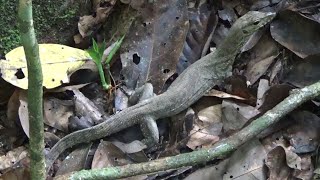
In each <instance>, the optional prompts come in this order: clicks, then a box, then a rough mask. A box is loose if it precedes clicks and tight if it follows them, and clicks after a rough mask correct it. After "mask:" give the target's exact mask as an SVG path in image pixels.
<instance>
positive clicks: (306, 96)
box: [56, 82, 320, 179]
mask: <svg viewBox="0 0 320 180" xmlns="http://www.w3.org/2000/svg"><path fill="white" fill-rule="evenodd" d="M318 95H320V82H318V83H315V84H313V85H310V86H307V87H305V88H302V89H300V90H293V91H292V93H291V95H290V96H289V97H287V98H286V99H284V100H283V101H282V102H281V103H279V104H278V105H277V106H275V107H274V108H273V109H271V110H270V111H268V112H266V113H265V114H264V115H263V116H261V117H260V118H258V119H256V120H255V121H253V122H252V123H251V124H249V125H248V126H247V127H245V128H244V129H242V130H241V131H239V132H238V133H236V134H234V135H232V136H230V137H229V138H227V139H225V140H222V141H220V142H218V143H217V144H215V145H214V146H213V147H211V148H210V149H202V150H199V151H194V152H191V153H184V154H180V155H177V156H173V157H167V158H162V159H157V160H154V161H150V162H145V163H139V164H129V165H125V166H118V167H109V168H104V169H93V170H82V171H79V172H73V173H69V174H66V175H63V176H58V177H56V179H117V178H125V177H129V176H134V175H139V174H147V173H153V172H157V171H163V170H168V169H175V168H180V167H183V166H192V165H196V164H199V163H204V162H207V161H211V160H213V159H218V158H219V159H220V158H223V157H225V156H227V155H228V154H229V153H231V152H233V151H234V150H236V149H238V148H239V147H240V146H241V145H242V144H244V143H245V142H247V141H249V140H250V139H252V138H253V137H255V136H257V135H258V134H259V133H260V132H262V131H263V130H264V129H266V128H267V127H269V126H270V125H272V124H275V123H276V122H278V121H279V120H280V119H281V118H282V117H284V116H285V115H287V114H288V113H290V112H291V111H292V110H294V109H295V108H297V107H298V106H299V105H301V104H302V103H304V102H306V101H309V100H311V99H313V98H315V97H317V96H318Z"/></svg>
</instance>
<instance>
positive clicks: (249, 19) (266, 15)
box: [231, 11, 276, 36]
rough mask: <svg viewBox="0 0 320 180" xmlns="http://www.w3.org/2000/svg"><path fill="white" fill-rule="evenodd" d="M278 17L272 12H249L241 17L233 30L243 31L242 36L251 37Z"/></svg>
mask: <svg viewBox="0 0 320 180" xmlns="http://www.w3.org/2000/svg"><path fill="white" fill-rule="evenodd" d="M275 16H276V13H272V12H259V11H249V12H248V13H246V14H245V15H243V16H242V17H240V18H239V19H238V20H237V21H236V22H235V23H234V24H233V27H232V28H231V31H232V29H237V30H239V29H241V31H242V36H251V35H252V34H253V33H254V32H256V31H257V30H258V29H260V28H262V27H263V26H265V25H266V24H268V23H269V22H271V20H272V19H273V18H274V17H275Z"/></svg>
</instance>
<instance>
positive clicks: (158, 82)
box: [121, 0, 188, 93]
mask: <svg viewBox="0 0 320 180" xmlns="http://www.w3.org/2000/svg"><path fill="white" fill-rule="evenodd" d="M187 13H188V12H187V5H186V2H185V0H169V1H168V0H158V1H156V2H154V3H152V4H146V5H145V6H144V8H143V9H141V10H140V14H141V16H140V17H138V18H137V19H136V21H135V22H134V23H133V25H132V27H131V28H130V30H129V33H128V34H127V36H126V37H127V38H126V40H125V42H124V43H123V45H122V49H121V50H122V53H121V62H122V66H123V71H122V74H123V76H124V80H125V83H126V85H127V86H128V87H129V88H131V89H134V88H135V87H140V86H142V85H143V84H145V83H146V82H151V83H152V84H153V86H154V88H155V92H157V93H158V92H160V91H161V89H162V86H163V84H164V83H165V81H166V80H167V79H168V78H169V77H170V76H172V75H173V74H174V73H175V71H176V64H177V61H178V59H179V56H180V53H181V51H182V47H183V43H184V41H185V37H186V32H187V28H188V14H187Z"/></svg>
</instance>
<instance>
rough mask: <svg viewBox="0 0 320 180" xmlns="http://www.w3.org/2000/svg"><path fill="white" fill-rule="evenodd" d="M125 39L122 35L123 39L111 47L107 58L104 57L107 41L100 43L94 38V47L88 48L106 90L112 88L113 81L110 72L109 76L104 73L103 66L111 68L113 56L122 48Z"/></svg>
mask: <svg viewBox="0 0 320 180" xmlns="http://www.w3.org/2000/svg"><path fill="white" fill-rule="evenodd" d="M123 39H124V36H122V37H121V39H119V40H117V41H116V42H115V43H114V44H113V45H111V46H110V47H109V48H111V50H110V52H109V53H108V55H107V58H105V60H104V58H103V56H104V52H105V50H106V46H107V45H106V42H105V41H103V42H102V43H101V45H98V44H97V42H96V41H95V40H94V39H92V48H90V49H87V52H88V54H89V55H90V56H91V58H92V60H93V61H94V62H95V64H96V66H97V68H98V71H99V75H100V80H101V84H102V87H103V89H104V90H108V89H110V88H111V82H110V77H109V76H110V75H109V74H110V73H108V75H107V78H106V77H105V75H104V70H103V66H104V65H105V66H107V67H108V68H109V66H110V65H109V63H110V62H111V60H112V57H113V56H114V55H115V53H116V52H117V50H118V49H119V48H120V46H121V43H122V41H123Z"/></svg>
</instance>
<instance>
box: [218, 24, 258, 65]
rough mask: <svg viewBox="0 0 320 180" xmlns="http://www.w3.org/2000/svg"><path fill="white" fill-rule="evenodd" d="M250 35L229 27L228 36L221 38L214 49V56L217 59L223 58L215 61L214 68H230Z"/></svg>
mask: <svg viewBox="0 0 320 180" xmlns="http://www.w3.org/2000/svg"><path fill="white" fill-rule="evenodd" d="M252 34H253V33H252ZM250 35H251V34H250ZM250 35H248V34H243V32H242V31H241V30H239V29H238V30H235V29H231V30H230V31H229V34H228V36H227V37H226V38H225V39H224V40H223V42H222V43H221V44H220V45H219V46H218V48H217V50H216V56H215V57H216V58H217V59H224V61H219V62H217V63H216V66H215V69H217V68H219V69H221V70H231V68H232V65H233V63H234V60H235V58H236V56H237V54H238V53H239V52H240V50H241V48H242V47H243V45H244V44H245V43H246V42H247V40H248V39H249V36H250Z"/></svg>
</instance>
